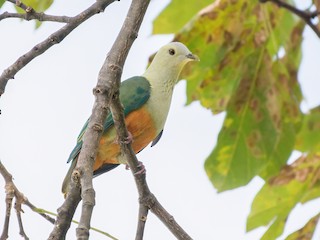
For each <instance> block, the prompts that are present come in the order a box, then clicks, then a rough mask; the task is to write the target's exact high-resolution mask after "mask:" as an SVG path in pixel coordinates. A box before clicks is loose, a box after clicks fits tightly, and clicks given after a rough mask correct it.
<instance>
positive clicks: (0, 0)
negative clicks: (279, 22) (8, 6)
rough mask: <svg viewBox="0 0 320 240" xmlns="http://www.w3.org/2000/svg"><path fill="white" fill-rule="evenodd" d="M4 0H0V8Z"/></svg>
mask: <svg viewBox="0 0 320 240" xmlns="http://www.w3.org/2000/svg"><path fill="white" fill-rule="evenodd" d="M5 1H6V0H0V8H1V7H2V5H3V4H4V3H5Z"/></svg>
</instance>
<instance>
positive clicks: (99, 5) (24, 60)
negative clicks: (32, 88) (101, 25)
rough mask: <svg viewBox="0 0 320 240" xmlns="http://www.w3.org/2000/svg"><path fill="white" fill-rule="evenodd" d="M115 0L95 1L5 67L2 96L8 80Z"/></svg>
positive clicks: (0, 87) (0, 90)
mask: <svg viewBox="0 0 320 240" xmlns="http://www.w3.org/2000/svg"><path fill="white" fill-rule="evenodd" d="M114 1H115V0H99V1H97V2H95V3H94V4H92V5H91V6H90V7H89V8H87V9H86V10H84V11H83V12H81V13H80V14H78V15H77V16H75V17H72V18H71V19H70V21H69V23H68V24H66V25H65V26H63V27H62V28H61V29H59V30H58V31H56V32H55V33H53V34H51V35H50V36H49V37H48V38H47V39H46V40H44V41H43V42H41V43H39V44H37V45H36V46H34V47H33V48H32V49H31V50H30V51H29V52H27V53H25V54H24V55H22V56H21V57H19V58H18V59H17V60H16V62H15V63H13V64H12V65H11V66H9V67H8V68H7V69H5V70H4V71H3V73H2V74H1V76H0V96H1V95H2V94H3V93H4V91H5V87H6V85H7V83H8V81H9V80H10V79H13V78H14V76H15V74H16V73H17V72H18V71H20V70H21V69H22V68H23V67H25V66H26V65H27V64H28V63H29V62H30V61H32V60H33V59H34V58H36V57H37V56H39V55H41V54H42V53H44V52H45V51H46V50H48V49H49V48H50V47H52V46H53V45H55V44H58V43H60V42H61V41H62V40H63V39H64V38H65V37H66V36H67V35H68V34H69V33H70V32H72V30H74V29H75V28H76V27H78V26H79V25H80V24H81V23H83V22H84V21H86V20H87V19H88V18H90V17H92V16H93V15H95V14H97V13H100V12H102V11H104V9H105V8H106V7H107V6H108V5H109V4H111V3H112V2H114Z"/></svg>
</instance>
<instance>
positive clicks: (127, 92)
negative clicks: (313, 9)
mask: <svg viewBox="0 0 320 240" xmlns="http://www.w3.org/2000/svg"><path fill="white" fill-rule="evenodd" d="M150 92H151V88H150V83H149V81H148V80H147V79H146V78H144V77H140V76H136V77H132V78H129V79H127V80H125V81H123V82H122V83H121V85H120V100H121V103H122V104H123V107H124V115H125V116H127V115H128V114H129V113H130V112H132V111H134V110H136V109H139V108H140V107H141V106H142V105H143V104H145V103H146V102H147V100H148V99H149V97H150ZM89 119H90V118H89ZM89 119H88V120H87V122H86V123H85V124H84V126H83V128H82V130H81V132H80V134H79V136H78V140H77V145H76V146H75V148H74V149H73V150H72V152H71V154H70V156H69V158H68V162H70V161H72V160H73V159H75V158H76V157H77V156H78V154H79V153H80V150H81V147H82V137H83V135H84V133H85V131H86V129H87V127H88V124H89ZM112 125H113V118H112V115H111V113H109V115H108V116H107V119H106V121H105V123H104V129H103V131H104V133H105V132H106V131H107V130H108V129H109V128H110V127H111V126H112Z"/></svg>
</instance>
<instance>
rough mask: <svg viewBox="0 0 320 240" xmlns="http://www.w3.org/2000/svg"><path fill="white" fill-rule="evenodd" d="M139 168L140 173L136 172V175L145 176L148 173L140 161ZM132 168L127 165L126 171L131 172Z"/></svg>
mask: <svg viewBox="0 0 320 240" xmlns="http://www.w3.org/2000/svg"><path fill="white" fill-rule="evenodd" d="M138 168H140V170H139V171H137V172H135V173H134V175H140V174H145V173H146V172H147V170H146V167H145V166H144V165H143V163H142V162H140V161H139V165H138ZM129 169H130V167H129V165H128V164H126V170H129Z"/></svg>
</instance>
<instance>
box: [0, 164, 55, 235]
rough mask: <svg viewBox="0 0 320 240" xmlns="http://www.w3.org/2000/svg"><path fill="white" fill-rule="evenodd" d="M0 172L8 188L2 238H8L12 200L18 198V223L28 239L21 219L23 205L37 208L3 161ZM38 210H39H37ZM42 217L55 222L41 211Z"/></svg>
mask: <svg viewBox="0 0 320 240" xmlns="http://www.w3.org/2000/svg"><path fill="white" fill-rule="evenodd" d="M0 174H1V175H2V177H3V178H4V181H5V189H6V214H5V222H4V228H3V231H2V234H1V237H0V239H7V238H8V232H9V220H10V215H11V208H12V200H13V198H15V199H16V203H15V209H16V212H17V217H18V223H19V228H20V235H21V236H23V237H24V238H25V239H28V237H27V235H26V233H25V232H24V229H23V225H22V219H21V212H23V211H22V209H21V205H22V204H25V205H27V206H28V207H30V208H31V210H33V211H35V209H37V208H36V207H35V206H34V205H33V204H32V203H30V201H29V200H28V199H27V198H26V197H25V196H24V195H23V194H22V193H21V192H20V191H19V190H18V188H17V187H16V185H15V184H14V183H13V180H12V175H11V174H10V173H9V172H8V170H7V169H6V168H5V167H4V165H3V164H2V162H1V161H0ZM35 212H37V211H35ZM37 213H38V214H40V215H41V216H42V217H44V218H45V219H46V220H48V221H50V222H51V223H54V221H55V220H54V219H53V218H51V217H50V216H49V215H47V214H44V213H39V212H37Z"/></svg>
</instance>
